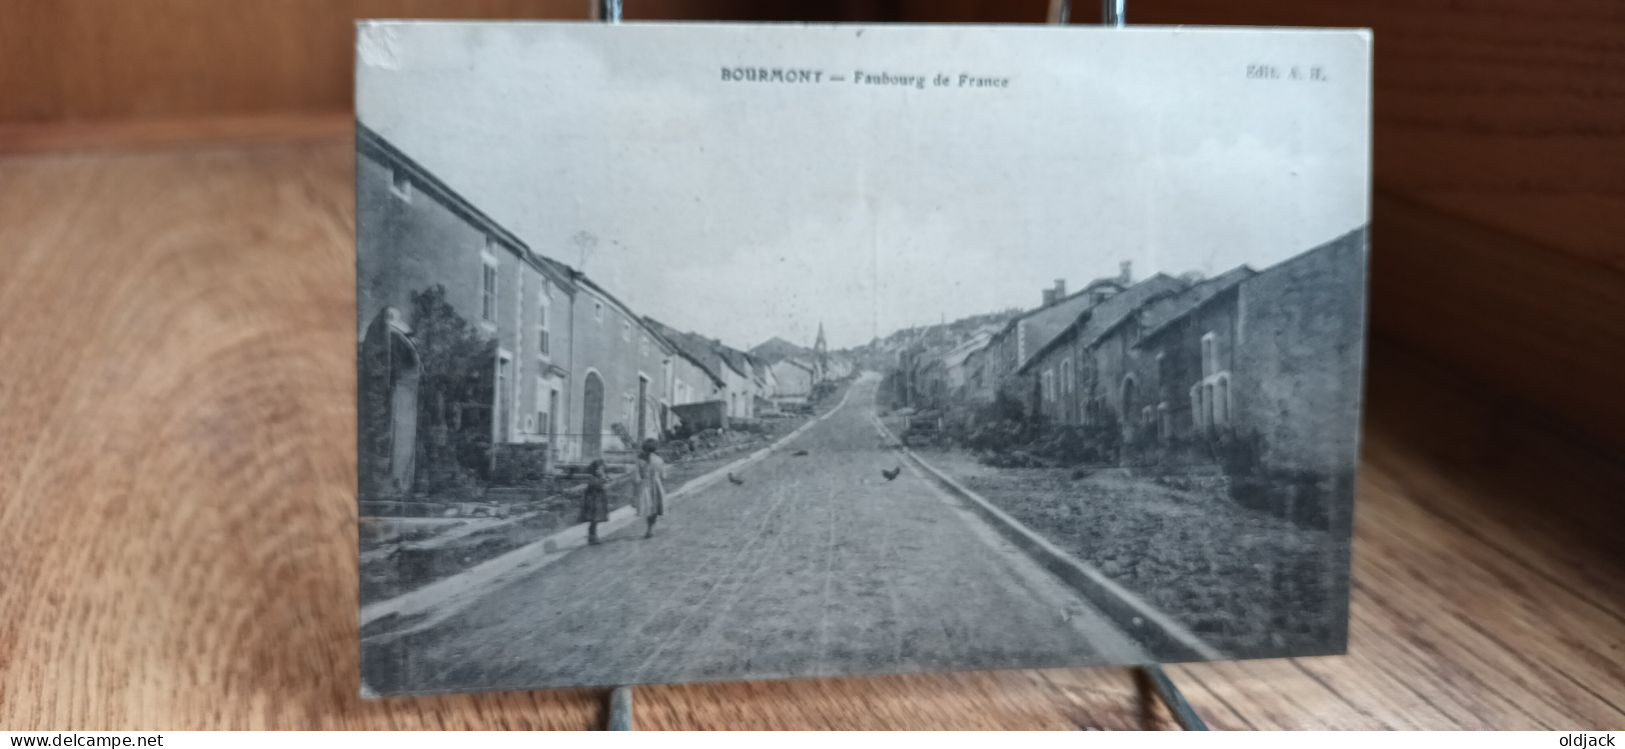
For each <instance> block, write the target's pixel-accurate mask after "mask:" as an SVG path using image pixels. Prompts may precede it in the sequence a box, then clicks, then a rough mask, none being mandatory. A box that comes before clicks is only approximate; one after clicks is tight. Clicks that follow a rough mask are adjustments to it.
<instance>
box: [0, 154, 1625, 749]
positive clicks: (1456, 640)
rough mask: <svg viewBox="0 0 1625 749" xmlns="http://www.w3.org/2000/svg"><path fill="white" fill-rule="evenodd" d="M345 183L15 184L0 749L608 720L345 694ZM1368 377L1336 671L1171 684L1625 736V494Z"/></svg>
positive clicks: (1261, 716) (954, 716) (2, 293)
mask: <svg viewBox="0 0 1625 749" xmlns="http://www.w3.org/2000/svg"><path fill="white" fill-rule="evenodd" d="M352 167H353V157H352V153H351V146H350V141H349V140H348V138H347V137H345V136H342V135H333V134H331V133H324V132H320V131H318V132H315V133H313V134H308V136H307V137H305V138H304V139H302V140H295V141H282V142H266V143H251V144H245V143H236V144H231V145H213V146H187V147H180V146H166V147H147V148H126V149H123V150H101V151H80V152H68V153H33V154H20V155H12V156H6V157H0V255H3V260H4V263H3V269H0V352H3V359H0V419H3V421H0V423H3V424H4V429H3V430H0V528H4V529H5V530H6V541H7V543H6V546H7V547H8V548H7V551H6V556H5V565H4V567H3V568H0V570H3V571H0V612H3V616H0V726H5V727H7V728H14V729H46V728H73V729H86V730H90V729H113V728H166V729H183V728H261V727H265V728H441V727H467V728H474V727H478V728H587V727H593V726H596V725H597V724H598V722H599V721H600V720H601V712H600V710H601V701H602V698H603V695H602V693H600V692H595V691H585V690H577V691H553V692H528V693H510V694H486V695H470V696H457V697H440V698H413V699H391V700H382V701H364V700H361V699H360V698H359V697H357V696H356V689H357V675H356V668H357V648H356V570H355V557H356V530H355V524H356V505H355V497H354V486H355V478H356V468H355V458H354V445H355V431H354V429H355V426H354V410H353V402H354V395H355V379H354V359H353V356H354V347H355V341H354V338H353V331H354V330H355V325H354V317H353V315H354V314H355V311H354V308H353V305H354V281H355V279H354V260H353V258H354V255H353V249H352V247H353V230H354V222H353V212H352V189H351V181H352ZM1383 206H1384V200H1383V199H1382V198H1381V197H1380V196H1379V200H1378V212H1377V221H1376V227H1375V232H1374V233H1375V237H1376V239H1375V242H1376V246H1377V248H1378V249H1377V250H1376V253H1377V257H1378V258H1379V262H1380V257H1381V252H1382V249H1381V247H1382V246H1383V242H1384V235H1383V218H1382V216H1383ZM1418 324H1425V321H1418ZM1509 355H1516V353H1515V352H1509ZM1371 361H1372V365H1371V375H1370V379H1369V395H1368V402H1369V409H1368V418H1367V430H1366V437H1365V454H1364V464H1363V467H1362V470H1363V472H1362V474H1361V480H1360V490H1359V506H1358V510H1357V521H1356V526H1357V539H1356V543H1355V568H1354V594H1353V602H1352V623H1351V628H1352V629H1351V645H1350V650H1351V654H1350V655H1348V656H1346V657H1333V658H1310V659H1297V660H1278V661H1256V662H1243V663H1220V664H1201V665H1191V666H1176V667H1171V668H1170V669H1169V673H1170V675H1171V676H1172V677H1173V678H1174V680H1175V681H1176V682H1177V683H1179V684H1180V685H1181V686H1182V687H1183V689H1184V690H1185V693H1186V695H1187V696H1188V698H1189V699H1190V701H1191V702H1192V703H1193V704H1194V706H1195V707H1196V709H1197V710H1198V711H1199V712H1201V713H1202V714H1203V715H1204V716H1205V717H1206V718H1207V719H1208V720H1209V721H1210V722H1211V723H1212V724H1213V725H1214V726H1215V727H1222V728H1259V729H1268V728H1451V727H1457V728H1528V729H1557V728H1614V729H1619V728H1625V687H1622V685H1625V585H1621V583H1620V581H1621V580H1625V560H1622V555H1621V554H1620V547H1619V543H1620V540H1621V533H1620V529H1621V528H1625V507H1622V503H1621V502H1620V498H1621V497H1622V496H1625V491H1622V489H1625V469H1622V468H1621V467H1620V466H1619V464H1618V463H1617V460H1616V459H1615V457H1614V456H1612V455H1608V454H1605V453H1601V452H1591V451H1590V450H1589V449H1588V448H1586V447H1584V446H1583V445H1582V444H1581V443H1578V442H1576V441H1574V440H1573V439H1571V438H1570V437H1569V436H1568V435H1566V434H1565V433H1564V432H1563V431H1562V430H1561V429H1558V428H1553V427H1549V426H1546V425H1542V424H1540V423H1538V420H1534V419H1531V418H1529V417H1528V416H1527V415H1526V414H1524V413H1523V412H1522V411H1521V410H1520V409H1518V408H1517V407H1514V406H1511V405H1508V404H1505V403H1501V402H1499V401H1496V400H1493V399H1490V398H1488V397H1486V396H1480V395H1475V394H1474V393H1473V391H1472V389H1471V388H1470V387H1467V386H1464V385H1463V384H1462V383H1463V382H1465V381H1466V380H1463V379H1460V378H1459V377H1458V375H1457V373H1451V372H1442V371H1432V370H1430V369H1429V367H1428V365H1427V363H1426V361H1425V360H1424V359H1421V358H1416V357H1414V356H1413V355H1411V354H1407V353H1403V352H1402V351H1401V350H1400V349H1399V348H1398V347H1394V346H1389V345H1385V344H1384V343H1383V342H1381V341H1377V342H1376V343H1374V345H1373V352H1372V357H1371ZM637 717H638V721H639V725H640V727H643V728H656V727H658V728H1051V729H1067V728H1078V727H1089V728H1094V727H1101V728H1134V727H1140V726H1143V725H1149V726H1154V727H1167V726H1169V725H1170V724H1169V721H1168V719H1167V716H1166V713H1165V712H1163V711H1162V710H1161V709H1160V708H1158V707H1154V706H1153V707H1149V708H1147V707H1146V706H1144V705H1142V704H1141V703H1140V702H1139V701H1138V700H1137V698H1136V694H1135V692H1134V689H1133V685H1132V682H1131V680H1130V678H1129V675H1128V672H1127V671H1126V670H1123V669H1073V670H1051V671H1009V672H996V673H961V674H946V675H931V676H908V677H892V678H855V679H819V680H802V681H790V682H777V683H743V684H728V685H700V686H678V687H649V688H639V689H638V690H637Z"/></svg>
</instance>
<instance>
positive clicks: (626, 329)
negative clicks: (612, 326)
mask: <svg viewBox="0 0 1625 749" xmlns="http://www.w3.org/2000/svg"><path fill="white" fill-rule="evenodd" d="M621 340H623V341H628V342H630V341H631V340H632V323H630V322H627V321H626V320H622V321H621Z"/></svg>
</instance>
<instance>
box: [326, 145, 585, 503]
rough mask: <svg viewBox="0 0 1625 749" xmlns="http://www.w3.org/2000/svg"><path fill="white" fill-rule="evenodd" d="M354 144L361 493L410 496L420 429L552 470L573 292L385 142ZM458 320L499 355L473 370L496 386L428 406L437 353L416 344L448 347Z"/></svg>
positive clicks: (570, 281) (566, 377)
mask: <svg viewBox="0 0 1625 749" xmlns="http://www.w3.org/2000/svg"><path fill="white" fill-rule="evenodd" d="M356 142H357V158H356V204H357V211H356V225H357V236H358V237H359V241H360V242H361V243H362V244H361V246H360V247H358V252H357V269H356V270H357V281H356V300H357V337H358V340H359V344H360V352H361V355H360V356H359V357H358V362H359V365H360V366H359V370H358V377H359V380H358V382H359V383H360V401H361V403H360V408H361V412H360V422H359V423H358V428H359V430H360V437H361V440H362V442H363V445H362V455H363V462H367V463H368V464H369V465H367V466H364V467H363V474H364V476H363V480H362V483H363V486H364V488H365V489H366V490H367V491H368V492H369V493H371V494H374V495H378V496H383V495H401V494H405V493H409V492H410V491H411V489H412V486H413V483H414V482H413V476H414V469H413V466H412V464H413V462H414V460H415V456H416V454H417V450H418V447H419V445H418V435H419V434H420V433H421V432H422V430H437V433H440V432H443V431H445V430H450V431H455V432H459V433H465V432H469V431H478V432H481V433H483V434H484V435H485V438H486V439H487V440H488V441H489V443H490V444H491V445H493V446H497V445H508V444H525V443H529V444H537V445H540V446H541V447H542V450H541V458H540V459H541V460H549V459H551V457H552V455H553V453H554V452H555V451H554V450H553V449H552V448H553V446H554V445H555V444H556V443H557V440H558V432H559V431H560V428H559V420H558V416H557V415H558V414H560V413H563V412H565V411H566V410H567V409H568V398H569V381H570V377H571V370H570V366H569V360H568V358H567V357H562V356H561V355H560V352H561V351H564V350H567V349H568V348H569V346H570V339H571V314H570V309H571V306H572V301H573V299H574V296H575V294H576V292H577V284H576V282H575V279H574V278H573V277H572V276H571V274H570V273H569V272H568V270H567V269H565V268H563V267H562V266H559V265H557V264H555V263H552V262H551V261H548V260H546V259H545V258H542V257H541V256H539V255H537V254H535V253H533V252H532V251H531V250H530V248H529V247H528V246H526V245H525V243H524V242H522V241H520V240H519V239H518V237H516V236H514V235H513V234H512V233H511V232H509V231H508V230H507V229H505V228H503V227H502V226H501V225H500V224H498V223H497V222H496V221H495V220H493V219H492V218H490V217H489V216H487V215H486V214H484V213H483V212H481V211H480V210H479V209H477V208H476V207H474V206H473V205H472V204H470V203H469V202H468V201H467V200H465V199H463V198H462V197H461V196H460V195H459V194H458V193H457V192H456V191H454V190H453V189H451V188H450V187H449V186H448V185H446V184H445V183H443V182H441V181H440V180H439V179H438V178H437V177H435V176H434V175H433V174H431V173H430V172H429V171H428V170H426V169H424V168H423V167H422V166H421V165H419V164H418V163H417V162H415V161H413V160H412V159H411V158H409V157H407V156H406V155H405V154H404V153H402V152H400V151H399V150H398V149H396V148H395V147H394V146H393V145H392V144H390V143H389V142H388V141H386V140H385V139H383V138H381V137H379V136H378V135H377V134H376V133H374V132H372V131H371V130H369V129H367V128H366V127H364V126H358V128H357V136H356ZM431 300H432V303H431ZM425 314H432V315H433V316H434V318H435V319H433V320H430V319H422V318H423V315H425ZM442 318H444V319H442ZM454 320H460V321H461V323H462V329H464V330H466V331H469V332H471V333H472V335H473V336H474V337H476V338H479V339H483V340H485V341H488V342H490V344H491V346H490V355H489V363H488V365H487V364H486V363H485V362H484V361H483V360H482V361H481V362H478V363H475V364H474V366H476V367H485V366H489V373H488V376H489V384H490V387H489V388H488V389H482V391H481V392H480V393H479V394H478V395H472V394H469V393H456V394H447V393H444V392H436V393H433V394H432V395H433V397H432V398H428V399H425V398H423V396H424V395H427V394H423V393H419V392H418V391H417V389H418V386H419V384H420V376H421V373H420V372H418V371H417V370H418V368H419V367H420V366H422V365H423V364H424V362H422V361H420V360H419V359H420V357H419V354H420V353H421V354H424V355H428V356H431V357H433V356H436V354H435V353H434V352H435V351H437V350H438V346H434V345H432V346H431V347H430V351H424V352H418V351H416V348H417V346H416V344H415V343H414V340H415V339H423V338H424V337H425V336H431V337H432V336H435V335H437V334H438V335H440V336H441V337H442V338H443V337H445V336H447V335H450V333H449V332H447V331H454V330H455V329H456V328H457V327H458V326H457V324H456V323H455V322H453V321H454ZM420 328H423V329H422V330H419V329H420ZM431 343H435V344H437V343H444V341H434V342H431ZM386 344H387V345H386ZM381 353H382V354H389V356H387V357H385V356H380V354H381ZM369 354H370V355H369ZM481 356H482V357H483V356H484V354H483V353H482V354H481ZM431 364H433V362H431ZM481 379H482V380H483V379H484V377H482V378H481ZM448 396H449V398H450V399H449V400H448ZM491 459H492V461H493V462H494V461H495V459H496V451H495V450H494V449H493V451H492V458H491ZM381 477H382V480H380V478H381Z"/></svg>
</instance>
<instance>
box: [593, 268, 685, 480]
mask: <svg viewBox="0 0 1625 749" xmlns="http://www.w3.org/2000/svg"><path fill="white" fill-rule="evenodd" d="M575 307H576V308H575V314H574V317H575V321H576V326H575V330H574V331H573V341H572V342H573V344H574V349H573V351H572V352H571V357H572V358H571V360H572V362H573V363H574V370H575V372H576V373H577V376H576V379H577V384H576V385H575V390H574V395H575V399H574V402H575V404H576V407H575V408H574V409H573V410H572V412H571V414H570V425H571V432H572V439H570V440H568V441H567V442H566V444H567V454H568V455H569V456H570V458H571V459H574V460H582V461H585V460H592V459H594V458H601V457H605V455H606V454H607V453H616V452H627V451H632V450H635V449H636V447H637V445H636V443H638V442H641V441H642V440H644V439H649V438H654V437H659V436H660V435H661V434H662V433H663V432H664V430H665V425H666V424H667V423H668V421H669V420H670V408H671V406H672V405H673V404H672V395H673V393H672V392H671V390H672V389H673V388H674V387H675V383H676V373H677V369H676V367H677V363H676V361H675V358H676V349H675V348H674V347H673V345H672V344H670V343H668V342H667V341H666V339H665V338H664V337H662V336H661V335H660V334H659V333H658V332H656V331H655V330H653V329H652V328H651V327H650V326H649V325H648V324H647V323H646V322H645V321H644V320H643V318H642V317H641V316H639V315H638V314H636V313H635V312H633V311H632V309H631V308H630V307H628V306H626V305H625V304H622V303H621V302H620V300H618V299H616V298H615V297H614V296H613V295H611V294H610V293H609V292H608V291H605V290H604V289H603V288H602V287H600V286H598V285H597V284H596V283H593V282H592V281H591V280H589V279H587V278H585V277H583V276H579V274H578V291H577V293H576V305H575Z"/></svg>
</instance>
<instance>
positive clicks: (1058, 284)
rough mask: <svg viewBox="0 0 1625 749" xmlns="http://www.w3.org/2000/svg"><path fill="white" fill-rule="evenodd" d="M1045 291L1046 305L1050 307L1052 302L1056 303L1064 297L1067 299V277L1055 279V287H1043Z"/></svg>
mask: <svg viewBox="0 0 1625 749" xmlns="http://www.w3.org/2000/svg"><path fill="white" fill-rule="evenodd" d="M1043 292H1044V306H1045V307H1048V306H1050V305H1051V304H1054V303H1056V302H1059V301H1061V300H1062V299H1065V298H1066V279H1064V278H1057V279H1055V287H1054V288H1049V289H1043Z"/></svg>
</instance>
